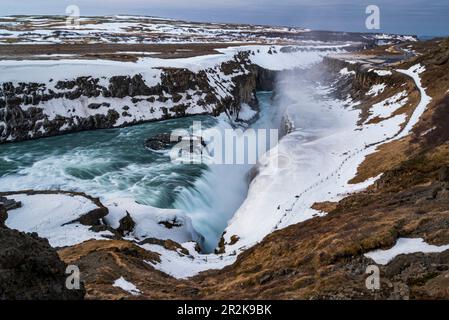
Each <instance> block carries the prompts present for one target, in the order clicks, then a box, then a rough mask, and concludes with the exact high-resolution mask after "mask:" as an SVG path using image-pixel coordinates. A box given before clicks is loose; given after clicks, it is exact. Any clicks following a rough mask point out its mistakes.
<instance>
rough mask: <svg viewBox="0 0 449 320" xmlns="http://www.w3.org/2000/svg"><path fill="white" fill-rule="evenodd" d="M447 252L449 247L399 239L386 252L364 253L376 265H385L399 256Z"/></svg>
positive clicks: (411, 239) (419, 239) (409, 239)
mask: <svg viewBox="0 0 449 320" xmlns="http://www.w3.org/2000/svg"><path fill="white" fill-rule="evenodd" d="M446 250H449V245H445V246H434V245H430V244H428V243H426V242H425V241H424V240H423V239H421V238H399V239H398V240H397V241H396V244H395V245H394V246H393V247H392V248H390V249H388V250H381V249H379V250H375V251H370V252H368V253H365V257H367V258H370V259H372V260H374V261H375V262H376V263H377V264H381V265H386V264H388V263H389V262H391V261H392V260H393V259H394V258H396V257H397V256H398V255H401V254H410V253H417V252H422V253H439V252H443V251H446Z"/></svg>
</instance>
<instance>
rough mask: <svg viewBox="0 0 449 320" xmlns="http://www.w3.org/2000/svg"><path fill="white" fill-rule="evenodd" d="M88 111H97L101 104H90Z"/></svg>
mask: <svg viewBox="0 0 449 320" xmlns="http://www.w3.org/2000/svg"><path fill="white" fill-rule="evenodd" d="M87 107H88V108H89V109H94V110H95V109H99V108H100V107H101V103H91V104H89V105H88V106H87Z"/></svg>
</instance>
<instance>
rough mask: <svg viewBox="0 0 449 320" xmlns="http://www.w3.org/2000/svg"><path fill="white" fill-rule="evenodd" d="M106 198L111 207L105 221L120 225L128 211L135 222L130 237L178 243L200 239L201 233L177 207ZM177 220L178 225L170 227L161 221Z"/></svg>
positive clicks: (108, 205) (106, 204)
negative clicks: (167, 240) (168, 240)
mask: <svg viewBox="0 0 449 320" xmlns="http://www.w3.org/2000/svg"><path fill="white" fill-rule="evenodd" d="M110 198H111V199H113V200H105V201H104V204H105V206H106V207H107V208H108V209H109V214H108V215H107V216H106V217H105V221H106V222H107V224H108V225H110V226H112V227H113V228H118V227H119V222H120V219H122V218H123V217H125V216H126V213H127V212H128V213H129V214H130V216H131V218H132V219H133V221H134V222H135V227H134V230H133V231H132V232H131V233H130V234H128V235H127V236H128V237H129V238H134V239H136V240H144V239H146V238H155V239H161V240H166V239H171V240H173V241H176V242H178V243H183V242H187V241H192V240H193V241H198V240H199V235H198V234H197V233H196V232H195V230H194V229H193V227H192V221H191V219H190V218H189V217H187V216H186V215H185V214H184V213H183V212H181V211H180V210H176V209H159V208H155V207H151V206H148V205H142V204H138V203H136V202H135V201H134V200H133V199H130V198H114V197H110ZM166 221H169V222H170V221H175V222H176V224H179V225H180V226H178V227H176V226H175V227H173V228H171V229H168V228H167V227H165V226H164V225H163V224H161V222H166Z"/></svg>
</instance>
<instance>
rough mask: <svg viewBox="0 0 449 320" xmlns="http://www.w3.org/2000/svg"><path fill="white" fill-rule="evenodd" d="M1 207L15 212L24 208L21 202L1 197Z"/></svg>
mask: <svg viewBox="0 0 449 320" xmlns="http://www.w3.org/2000/svg"><path fill="white" fill-rule="evenodd" d="M0 207H3V208H4V209H5V210H14V209H18V208H21V207H22V203H21V202H20V201H15V200H14V199H7V198H6V197H0Z"/></svg>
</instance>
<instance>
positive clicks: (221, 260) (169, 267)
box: [141, 242, 237, 279]
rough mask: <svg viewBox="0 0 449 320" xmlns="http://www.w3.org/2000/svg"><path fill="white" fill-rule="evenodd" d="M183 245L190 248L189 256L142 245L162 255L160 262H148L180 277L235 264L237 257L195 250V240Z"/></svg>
mask: <svg viewBox="0 0 449 320" xmlns="http://www.w3.org/2000/svg"><path fill="white" fill-rule="evenodd" d="M182 246H183V247H184V248H186V249H187V250H189V255H188V256H185V255H183V254H181V253H180V252H178V251H173V250H167V249H165V248H163V247H161V246H158V245H150V244H145V245H142V246H141V247H142V248H144V249H145V250H149V251H153V252H156V253H159V254H160V255H161V256H160V259H161V262H160V263H152V262H150V261H147V263H148V264H150V265H151V266H153V267H154V268H155V269H157V270H159V271H162V272H164V273H167V274H169V275H171V276H173V277H175V278H178V279H186V278H189V277H192V276H194V275H197V274H198V273H200V272H203V271H206V270H211V269H223V268H224V267H225V266H228V265H231V264H233V263H234V262H235V260H236V258H237V257H236V256H230V255H215V254H200V253H198V252H196V251H195V249H194V247H195V243H193V242H188V243H183V244H182Z"/></svg>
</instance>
